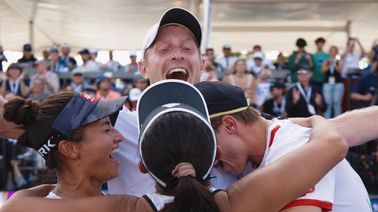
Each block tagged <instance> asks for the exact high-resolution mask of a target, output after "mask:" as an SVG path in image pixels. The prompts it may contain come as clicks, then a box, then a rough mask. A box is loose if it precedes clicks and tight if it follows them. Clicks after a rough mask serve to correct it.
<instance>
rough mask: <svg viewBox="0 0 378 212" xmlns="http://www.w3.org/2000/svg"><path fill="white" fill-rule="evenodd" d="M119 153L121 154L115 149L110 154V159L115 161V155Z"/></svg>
mask: <svg viewBox="0 0 378 212" xmlns="http://www.w3.org/2000/svg"><path fill="white" fill-rule="evenodd" d="M117 152H119V148H117V149H113V151H111V152H110V154H109V158H111V159H113V160H115V159H114V157H113V154H115V153H117Z"/></svg>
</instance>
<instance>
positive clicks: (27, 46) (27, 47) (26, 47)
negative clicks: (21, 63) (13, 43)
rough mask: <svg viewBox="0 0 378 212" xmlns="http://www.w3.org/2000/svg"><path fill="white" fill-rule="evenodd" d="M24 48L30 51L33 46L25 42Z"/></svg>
mask: <svg viewBox="0 0 378 212" xmlns="http://www.w3.org/2000/svg"><path fill="white" fill-rule="evenodd" d="M22 50H23V51H25V52H30V51H32V46H31V44H28V43H27V44H24V46H23V47H22Z"/></svg>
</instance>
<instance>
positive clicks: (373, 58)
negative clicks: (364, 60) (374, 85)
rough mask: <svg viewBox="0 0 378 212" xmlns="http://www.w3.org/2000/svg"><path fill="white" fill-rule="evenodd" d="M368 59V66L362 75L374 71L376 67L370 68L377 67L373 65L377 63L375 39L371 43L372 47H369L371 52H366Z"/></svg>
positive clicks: (377, 44)
mask: <svg viewBox="0 0 378 212" xmlns="http://www.w3.org/2000/svg"><path fill="white" fill-rule="evenodd" d="M368 59H369V64H368V66H367V67H366V68H364V70H363V71H364V73H368V72H371V70H375V68H376V67H372V66H373V65H377V63H375V62H376V61H378V39H375V40H374V41H373V45H372V47H371V51H370V52H368Z"/></svg>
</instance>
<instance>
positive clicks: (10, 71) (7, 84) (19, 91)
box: [0, 63, 29, 97]
mask: <svg viewBox="0 0 378 212" xmlns="http://www.w3.org/2000/svg"><path fill="white" fill-rule="evenodd" d="M5 76H6V77H5V79H4V80H2V82H1V87H0V95H2V96H4V95H5V94H6V93H13V94H14V95H17V96H21V97H27V96H28V94H29V80H26V79H24V75H23V74H22V68H21V67H20V66H19V65H18V64H17V63H12V64H11V65H9V66H8V68H7V71H6V75H5Z"/></svg>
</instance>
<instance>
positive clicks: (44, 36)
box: [0, 0, 378, 52]
mask: <svg viewBox="0 0 378 212" xmlns="http://www.w3.org/2000/svg"><path fill="white" fill-rule="evenodd" d="M222 2H224V1H222ZM228 2H232V1H228ZM235 2H238V1H235ZM241 2H248V1H247V0H245V1H241ZM276 2H277V1H276ZM282 2H286V1H285V0H283V1H282ZM289 2H290V1H289ZM311 2H316V1H315V0H313V1H311ZM323 2H324V1H323ZM330 2H332V1H330ZM333 2H334V3H301V2H299V3H298V2H297V3H296V2H295V1H294V2H292V1H291V3H240V2H239V3H221V1H217V0H213V1H212V21H213V22H212V26H213V28H212V29H213V32H212V33H211V37H210V43H209V45H210V46H212V47H214V48H215V49H216V51H218V52H219V51H220V49H221V46H222V45H223V44H225V43H229V44H231V45H232V47H233V50H235V51H240V50H243V49H245V50H250V49H251V47H252V45H254V44H260V45H262V46H263V49H264V50H266V51H269V50H279V51H291V50H293V49H294V43H295V40H296V38H298V37H303V38H305V39H307V41H308V43H309V47H310V50H311V49H312V50H313V46H314V45H313V40H314V39H315V38H316V37H318V36H323V37H325V38H326V39H327V40H328V44H333V45H337V46H339V47H341V48H343V47H344V46H345V41H346V38H347V36H346V32H345V31H343V30H344V29H345V26H346V24H347V21H348V20H350V21H351V35H352V36H355V37H359V38H360V40H361V41H362V43H363V45H364V46H365V48H366V49H367V48H370V47H371V43H372V41H373V40H374V39H376V38H378V27H377V26H378V3H377V2H378V1H363V2H365V3H342V1H340V0H339V1H333ZM335 2H339V3H335ZM340 2H341V3H340ZM366 2H368V3H366ZM369 2H371V3H369ZM374 2H375V3H374ZM198 3H199V4H198ZM197 4H198V5H197ZM173 6H182V7H185V8H187V9H191V8H192V9H193V8H197V14H199V16H200V17H199V19H200V20H202V19H203V18H202V17H201V14H202V13H201V11H202V9H203V8H202V4H201V1H198V0H193V1H190V0H176V1H174V0H171V1H170V0H144V1H134V0H110V1H109V0H80V1H73V0H67V1H59V0H0V44H1V45H3V47H4V48H5V49H7V50H21V47H22V45H23V44H24V43H27V42H30V33H29V32H30V29H29V24H28V23H29V20H31V19H33V20H34V37H33V38H34V39H33V40H34V42H33V44H34V49H35V50H36V51H40V50H42V49H46V48H48V47H50V46H52V45H54V44H61V43H64V42H67V43H69V44H70V45H71V46H72V47H73V48H74V49H75V50H77V49H80V48H84V47H94V48H98V49H113V50H129V49H140V48H141V44H142V41H143V38H144V35H145V33H146V32H147V30H148V28H149V27H150V26H151V25H152V24H154V23H155V22H156V21H157V20H158V18H159V17H160V15H161V14H162V13H163V12H164V11H165V10H166V9H168V8H170V7H173ZM196 6H198V7H196ZM312 28H313V29H312Z"/></svg>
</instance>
